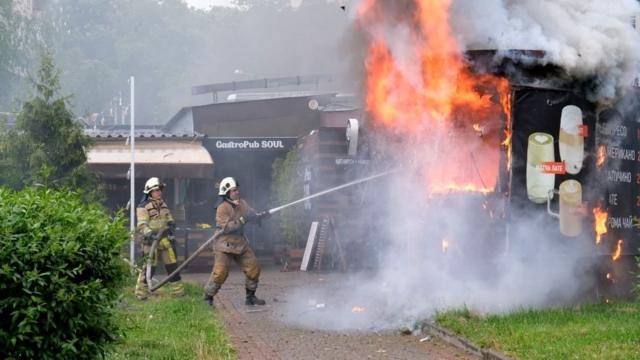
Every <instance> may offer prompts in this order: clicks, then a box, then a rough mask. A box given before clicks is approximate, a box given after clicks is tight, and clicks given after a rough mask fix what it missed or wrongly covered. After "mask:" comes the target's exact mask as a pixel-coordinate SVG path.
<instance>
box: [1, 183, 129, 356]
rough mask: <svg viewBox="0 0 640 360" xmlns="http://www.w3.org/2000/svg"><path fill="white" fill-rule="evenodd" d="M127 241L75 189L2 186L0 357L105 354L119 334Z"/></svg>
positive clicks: (119, 226)
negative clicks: (117, 314) (122, 252)
mask: <svg viewBox="0 0 640 360" xmlns="http://www.w3.org/2000/svg"><path fill="white" fill-rule="evenodd" d="M127 236H128V232H127V230H126V227H125V226H124V218H123V217H122V216H120V215H117V216H116V217H115V218H112V217H110V216H109V215H108V214H107V212H106V211H105V209H104V208H103V207H102V206H101V205H99V204H93V203H92V204H87V203H84V202H83V201H82V200H81V197H80V196H79V195H78V194H76V193H74V192H71V191H66V190H52V189H44V188H27V189H24V190H22V191H19V192H18V191H14V190H9V189H7V188H0V294H2V295H1V296H0V318H2V321H1V322H0V358H2V359H35V358H37V359H91V358H96V357H102V356H103V355H104V353H105V351H106V350H107V346H108V345H109V343H110V342H111V341H113V340H114V339H116V338H117V337H118V336H119V330H118V328H117V326H116V323H115V321H114V313H113V308H114V305H115V303H116V301H117V299H118V297H119V294H120V293H121V289H122V286H123V285H124V281H125V280H126V277H127V274H128V271H127V266H126V263H125V262H124V261H123V260H122V259H121V258H120V256H119V255H120V250H121V249H122V245H123V244H124V242H125V241H126V240H127Z"/></svg>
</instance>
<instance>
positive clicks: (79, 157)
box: [0, 53, 99, 198]
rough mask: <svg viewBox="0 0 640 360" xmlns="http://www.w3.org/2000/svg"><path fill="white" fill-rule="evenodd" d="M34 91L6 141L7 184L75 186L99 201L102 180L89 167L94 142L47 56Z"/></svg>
mask: <svg viewBox="0 0 640 360" xmlns="http://www.w3.org/2000/svg"><path fill="white" fill-rule="evenodd" d="M34 86H35V95H34V96H33V97H32V98H31V99H30V100H29V101H27V102H26V103H24V105H23V106H22V110H21V111H20V113H19V115H18V117H17V119H16V124H15V127H14V128H13V129H11V130H9V131H7V132H6V133H5V136H4V138H3V139H2V140H1V141H0V166H3V167H4V168H5V169H6V170H8V171H3V176H4V179H3V180H4V182H5V183H7V184H8V185H9V186H11V187H13V188H15V189H21V188H23V187H25V186H29V185H33V184H42V185H45V186H50V187H70V188H73V189H79V190H84V191H85V193H86V194H87V195H88V196H89V197H90V198H97V196H98V195H99V192H98V190H97V186H96V184H98V179H97V177H96V175H94V174H93V173H91V172H90V171H89V169H88V168H87V165H86V161H87V157H86V154H85V149H86V148H87V147H88V146H89V145H90V138H89V137H88V136H86V135H85V134H84V133H83V129H82V126H81V124H80V123H79V122H78V121H77V120H76V118H75V116H74V115H73V113H72V112H71V111H70V110H69V105H68V100H69V98H68V97H58V96H57V94H58V92H59V73H58V71H57V70H56V68H55V66H54V64H53V59H52V57H51V56H50V55H49V54H47V53H45V54H43V55H42V60H41V64H40V68H39V70H38V74H37V77H36V79H35V80H34Z"/></svg>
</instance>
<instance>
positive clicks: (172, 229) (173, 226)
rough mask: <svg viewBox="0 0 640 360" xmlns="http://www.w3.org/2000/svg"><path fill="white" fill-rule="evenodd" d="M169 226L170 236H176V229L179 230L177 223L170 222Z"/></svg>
mask: <svg viewBox="0 0 640 360" xmlns="http://www.w3.org/2000/svg"><path fill="white" fill-rule="evenodd" d="M167 226H168V227H169V235H175V234H176V229H177V226H176V222H175V221H173V220H172V221H169V222H168V223H167Z"/></svg>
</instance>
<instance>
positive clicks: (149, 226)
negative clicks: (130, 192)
mask: <svg viewBox="0 0 640 360" xmlns="http://www.w3.org/2000/svg"><path fill="white" fill-rule="evenodd" d="M163 188H164V184H162V183H160V179H158V178H157V177H152V178H150V179H149V180H147V182H146V183H145V184H144V194H145V196H144V197H143V199H142V201H141V202H140V204H138V208H137V209H136V216H137V218H138V226H137V230H138V232H139V233H140V234H141V235H142V252H143V254H144V258H145V259H146V260H145V266H144V267H143V269H142V271H141V272H140V275H139V276H138V282H137V284H136V291H135V294H136V297H137V298H138V299H146V298H147V297H148V296H149V287H148V285H147V279H146V273H147V271H146V266H147V263H148V262H150V263H151V264H152V265H151V277H153V273H154V272H155V268H156V265H157V263H158V258H161V259H162V263H163V264H164V267H165V270H166V271H167V274H171V273H172V272H173V271H174V270H175V269H176V268H177V267H178V264H177V261H178V260H177V256H176V247H175V237H174V233H175V230H176V223H175V221H174V220H173V217H172V216H171V212H170V211H169V208H168V207H167V204H166V203H165V202H164V200H163V199H162V189H163ZM154 241H158V244H157V246H156V250H155V251H154V253H153V254H150V251H151V245H152V243H153V242H154ZM149 257H150V258H149ZM180 280H181V278H180V274H177V275H175V276H174V277H173V278H172V279H171V280H169V284H168V286H167V288H168V292H169V293H170V294H171V295H174V296H182V295H184V287H183V284H182V282H181V281H180Z"/></svg>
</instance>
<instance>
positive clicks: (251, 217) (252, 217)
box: [238, 211, 271, 225]
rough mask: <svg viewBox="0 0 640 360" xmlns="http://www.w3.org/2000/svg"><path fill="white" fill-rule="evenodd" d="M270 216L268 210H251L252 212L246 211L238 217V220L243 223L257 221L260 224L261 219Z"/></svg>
mask: <svg viewBox="0 0 640 360" xmlns="http://www.w3.org/2000/svg"><path fill="white" fill-rule="evenodd" d="M270 217H271V214H270V213H269V212H268V211H260V212H257V213H256V212H252V213H248V214H246V215H244V216H242V217H240V219H238V221H239V222H240V223H241V224H242V225H244V224H247V223H257V224H260V223H261V222H262V220H263V219H268V218H270Z"/></svg>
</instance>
